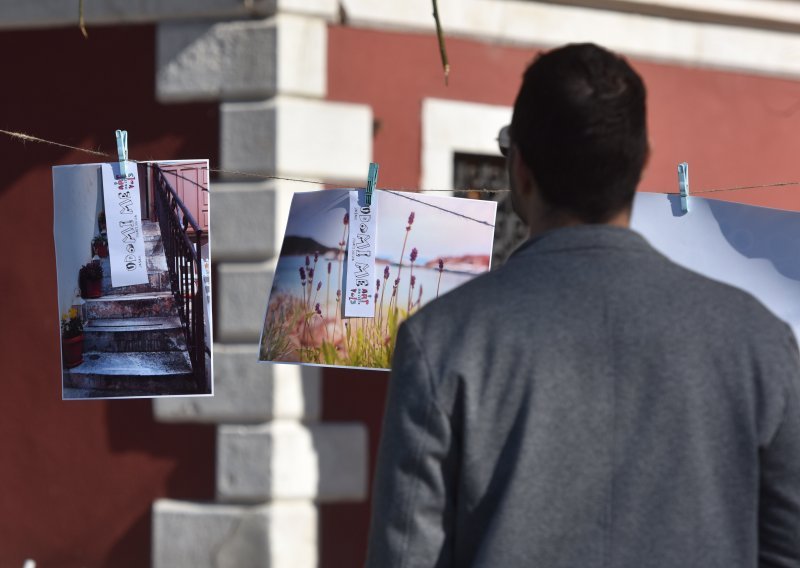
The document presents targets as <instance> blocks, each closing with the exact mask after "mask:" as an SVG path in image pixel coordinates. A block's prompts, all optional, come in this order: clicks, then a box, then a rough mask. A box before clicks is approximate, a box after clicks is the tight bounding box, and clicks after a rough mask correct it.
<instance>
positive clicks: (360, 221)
mask: <svg viewBox="0 0 800 568" xmlns="http://www.w3.org/2000/svg"><path fill="white" fill-rule="evenodd" d="M355 193H356V192H354V191H352V192H351V191H350V190H341V189H336V190H325V191H316V192H308V193H297V194H295V195H294V197H293V199H292V204H291V208H290V212H289V219H288V224H287V228H286V234H285V237H284V240H283V246H282V248H281V252H280V256H279V259H278V264H277V268H276V271H275V275H274V278H273V282H272V290H271V292H270V296H269V301H268V306H267V313H266V317H265V321H264V328H263V332H262V335H261V345H260V352H259V359H260V360H261V361H273V362H283V363H305V364H310V365H325V366H335V367H357V368H365V369H388V368H389V366H390V363H391V359H392V351H393V349H394V344H395V338H396V335H397V328H398V326H399V325H400V323H401V322H402V321H403V320H405V319H406V318H408V317H409V316H410V315H412V314H414V313H415V312H416V311H418V310H419V309H420V308H421V307H422V306H424V305H425V304H426V303H428V302H430V301H432V300H434V299H436V298H438V297H439V296H441V295H442V294H446V293H447V292H448V291H450V290H452V289H453V288H455V287H457V286H459V285H461V284H463V283H465V282H467V281H469V280H471V279H472V278H475V277H476V276H477V275H479V274H482V273H484V272H486V271H488V270H489V266H490V263H491V251H492V238H493V233H494V218H495V210H496V205H497V204H496V203H494V202H492V201H479V200H473V199H458V198H454V197H438V196H430V195H421V194H418V193H407V192H395V191H388V190H381V191H376V192H375V195H374V197H373V203H372V206H371V207H368V208H365V207H364V204H363V195H360V196H359V198H358V199H359V200H360V204H358V205H357V204H356V201H355V195H354V194H355ZM360 193H361V194H363V190H361V192H360ZM352 313H355V314H365V313H366V314H371V317H351V316H350V315H349V314H352Z"/></svg>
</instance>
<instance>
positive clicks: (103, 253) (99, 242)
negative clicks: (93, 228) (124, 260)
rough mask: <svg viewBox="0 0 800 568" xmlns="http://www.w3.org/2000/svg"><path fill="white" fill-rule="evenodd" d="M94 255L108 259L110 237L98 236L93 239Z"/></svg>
mask: <svg viewBox="0 0 800 568" xmlns="http://www.w3.org/2000/svg"><path fill="white" fill-rule="evenodd" d="M92 254H96V255H97V256H99V257H100V258H107V257H108V237H106V236H105V235H97V236H96V237H95V238H93V239H92Z"/></svg>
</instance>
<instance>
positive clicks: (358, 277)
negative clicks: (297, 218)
mask: <svg viewBox="0 0 800 568" xmlns="http://www.w3.org/2000/svg"><path fill="white" fill-rule="evenodd" d="M364 197H365V190H363V189H357V190H353V191H351V192H350V209H349V211H350V236H349V237H348V239H347V280H346V281H345V285H346V288H345V289H346V290H347V294H346V300H345V303H344V316H345V317H348V318H371V317H375V299H374V296H375V279H376V275H375V243H376V240H377V234H376V229H377V223H376V222H375V221H376V219H377V216H378V215H377V213H378V211H377V209H378V208H377V205H378V192H377V191H374V192H372V205H367V204H366V202H365V200H364Z"/></svg>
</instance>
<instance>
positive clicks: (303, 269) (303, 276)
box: [300, 266, 306, 284]
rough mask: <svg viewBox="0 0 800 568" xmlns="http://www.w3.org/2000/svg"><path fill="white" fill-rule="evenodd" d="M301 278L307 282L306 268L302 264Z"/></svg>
mask: <svg viewBox="0 0 800 568" xmlns="http://www.w3.org/2000/svg"><path fill="white" fill-rule="evenodd" d="M300 280H302V281H303V284H305V283H306V269H305V268H303V267H302V266H301V267H300Z"/></svg>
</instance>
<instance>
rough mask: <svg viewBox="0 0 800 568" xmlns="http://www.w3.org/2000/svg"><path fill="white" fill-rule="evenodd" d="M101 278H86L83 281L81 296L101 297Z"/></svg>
mask: <svg viewBox="0 0 800 568" xmlns="http://www.w3.org/2000/svg"><path fill="white" fill-rule="evenodd" d="M102 284H103V283H102V281H101V280H84V281H83V282H81V296H83V297H84V298H99V297H100V296H102V295H103V285H102Z"/></svg>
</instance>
